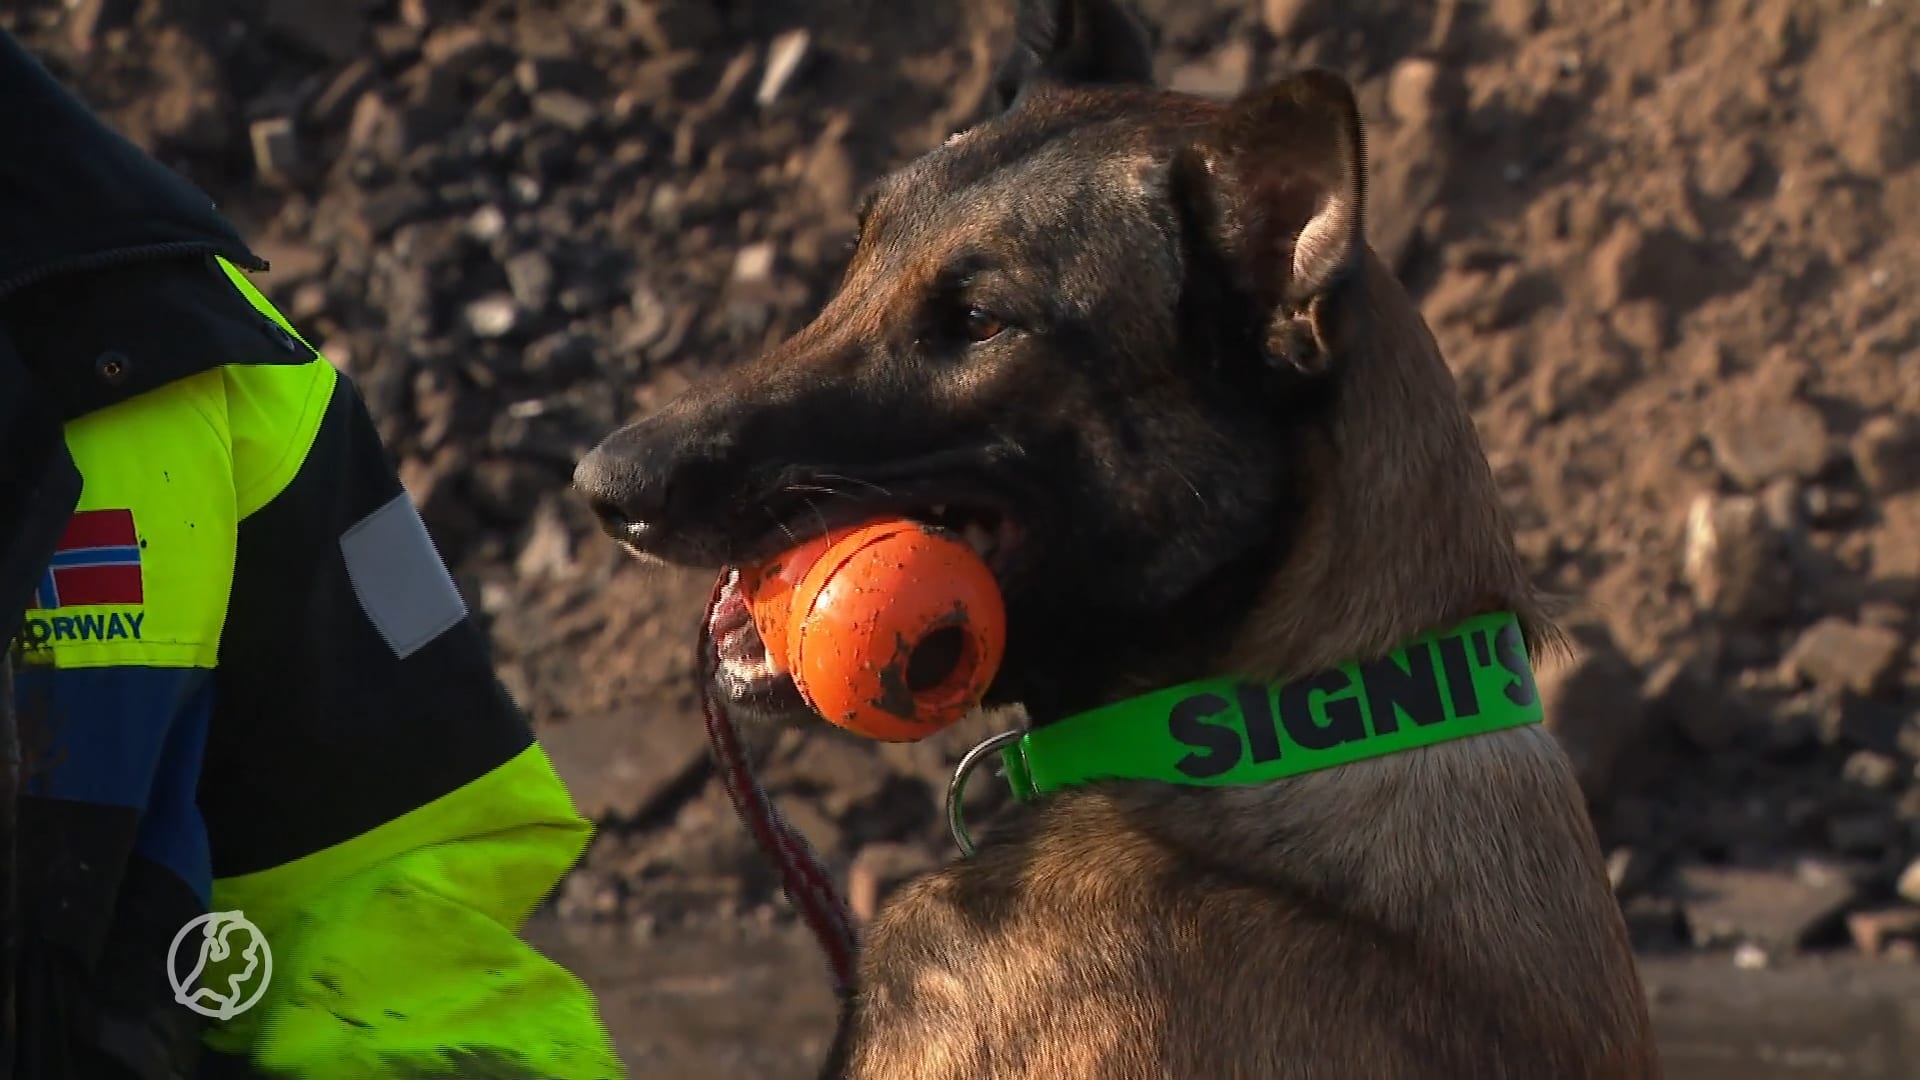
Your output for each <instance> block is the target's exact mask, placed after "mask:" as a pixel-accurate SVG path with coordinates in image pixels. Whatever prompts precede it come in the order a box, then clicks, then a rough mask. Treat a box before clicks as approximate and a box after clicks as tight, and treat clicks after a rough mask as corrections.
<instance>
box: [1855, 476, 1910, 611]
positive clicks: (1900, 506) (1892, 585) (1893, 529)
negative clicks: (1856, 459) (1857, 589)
mask: <svg viewBox="0 0 1920 1080" xmlns="http://www.w3.org/2000/svg"><path fill="white" fill-rule="evenodd" d="M1868 540H1869V544H1870V548H1869V550H1870V551H1871V553H1872V554H1871V557H1870V559H1869V562H1870V564H1871V566H1872V573H1871V575H1870V580H1871V583H1872V586H1873V588H1874V589H1875V591H1876V592H1877V593H1878V594H1879V598H1880V599H1882V600H1885V601H1888V602H1890V603H1898V604H1902V605H1904V606H1906V607H1907V608H1908V609H1909V610H1912V609H1915V608H1920V492H1906V493H1903V494H1900V495H1893V496H1889V497H1888V498H1887V499H1886V500H1885V501H1884V502H1883V503H1882V504H1881V506H1880V521H1879V523H1878V524H1876V525H1875V526H1874V528H1873V530H1872V532H1871V533H1870V534H1869V538H1868Z"/></svg>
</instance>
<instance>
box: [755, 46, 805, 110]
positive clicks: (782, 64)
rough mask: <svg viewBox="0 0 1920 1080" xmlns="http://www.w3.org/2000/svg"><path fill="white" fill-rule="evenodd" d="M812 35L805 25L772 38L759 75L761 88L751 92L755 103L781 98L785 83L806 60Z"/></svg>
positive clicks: (771, 101)
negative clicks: (765, 64)
mask: <svg viewBox="0 0 1920 1080" xmlns="http://www.w3.org/2000/svg"><path fill="white" fill-rule="evenodd" d="M812 43H813V36H812V35H811V34H809V33H808V32H807V31H806V30H805V29H804V28H801V29H795V30H788V31H787V32H785V33H783V34H781V35H780V36H779V37H776V38H774V39H773V43H772V44H771V45H768V46H767V68H766V71H765V72H764V73H763V74H762V75H761V76H760V88H759V89H757V90H755V91H754V93H753V102H754V104H756V105H758V106H760V107H761V108H763V109H764V108H766V107H767V106H769V105H771V104H773V103H774V102H776V101H778V100H780V95H781V94H782V93H784V92H785V91H786V89H787V84H788V83H790V82H792V81H793V77H794V76H795V75H797V74H799V72H800V67H801V65H802V64H804V63H805V62H806V59H807V51H808V47H809V46H810V45H811V44H812Z"/></svg>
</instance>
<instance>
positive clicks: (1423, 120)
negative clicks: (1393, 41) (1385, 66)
mask: <svg viewBox="0 0 1920 1080" xmlns="http://www.w3.org/2000/svg"><path fill="white" fill-rule="evenodd" d="M1444 85H1445V84H1444V73H1443V72H1442V70H1441V67H1440V65H1439V64H1438V63H1437V62H1435V61H1433V60H1431V59H1428V58H1427V57H1424V56H1417V57H1413V58H1411V59H1407V60H1402V61H1400V62H1399V63H1398V64H1395V65H1394V66H1393V70H1392V71H1391V72H1389V73H1388V74H1387V108H1388V110H1389V111H1391V112H1392V114H1393V115H1394V116H1395V117H1396V118H1398V119H1399V120H1400V122H1401V123H1404V124H1417V125H1423V126H1424V125H1426V124H1429V123H1432V122H1433V121H1434V120H1435V119H1436V118H1437V116H1438V115H1439V114H1440V113H1441V111H1442V110H1443V109H1444V107H1445V103H1444V102H1443V101H1442V98H1443V97H1444V96H1446V95H1445V92H1444V91H1443V86H1444Z"/></svg>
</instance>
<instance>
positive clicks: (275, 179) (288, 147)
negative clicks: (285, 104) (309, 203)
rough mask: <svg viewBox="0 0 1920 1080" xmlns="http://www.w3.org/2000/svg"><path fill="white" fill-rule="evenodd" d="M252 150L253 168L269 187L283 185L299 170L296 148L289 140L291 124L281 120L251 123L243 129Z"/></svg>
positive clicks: (280, 118)
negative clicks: (245, 130) (245, 129)
mask: <svg viewBox="0 0 1920 1080" xmlns="http://www.w3.org/2000/svg"><path fill="white" fill-rule="evenodd" d="M247 137H248V142H249V143H250V145H251V146H252V147H253V167H254V171H255V172H256V173H258V174H259V176H260V179H262V180H264V181H266V182H267V183H269V184H285V183H288V182H289V181H291V180H292V179H293V177H294V170H295V169H297V168H299V166H300V144H299V143H298V142H296V141H295V140H294V137H293V121H291V120H289V119H287V118H286V117H284V116H270V117H267V118H265V119H261V120H255V121H254V122H253V123H252V124H250V125H248V128H247Z"/></svg>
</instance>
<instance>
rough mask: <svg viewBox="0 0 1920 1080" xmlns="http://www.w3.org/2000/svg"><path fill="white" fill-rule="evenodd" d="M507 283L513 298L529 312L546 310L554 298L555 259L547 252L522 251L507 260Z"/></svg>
mask: <svg viewBox="0 0 1920 1080" xmlns="http://www.w3.org/2000/svg"><path fill="white" fill-rule="evenodd" d="M506 270H507V284H508V287H509V288H511V289H512V290H513V298H514V300H515V301H517V302H518V303H519V305H520V307H521V308H522V309H524V310H526V311H529V312H540V311H544V310H546V307H547V303H548V302H549V301H550V300H551V299H552V298H553V260H551V259H549V258H547V256H546V253H545V252H541V251H522V252H520V253H519V254H517V255H515V256H513V257H512V258H510V259H508V260H507V265H506Z"/></svg>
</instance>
